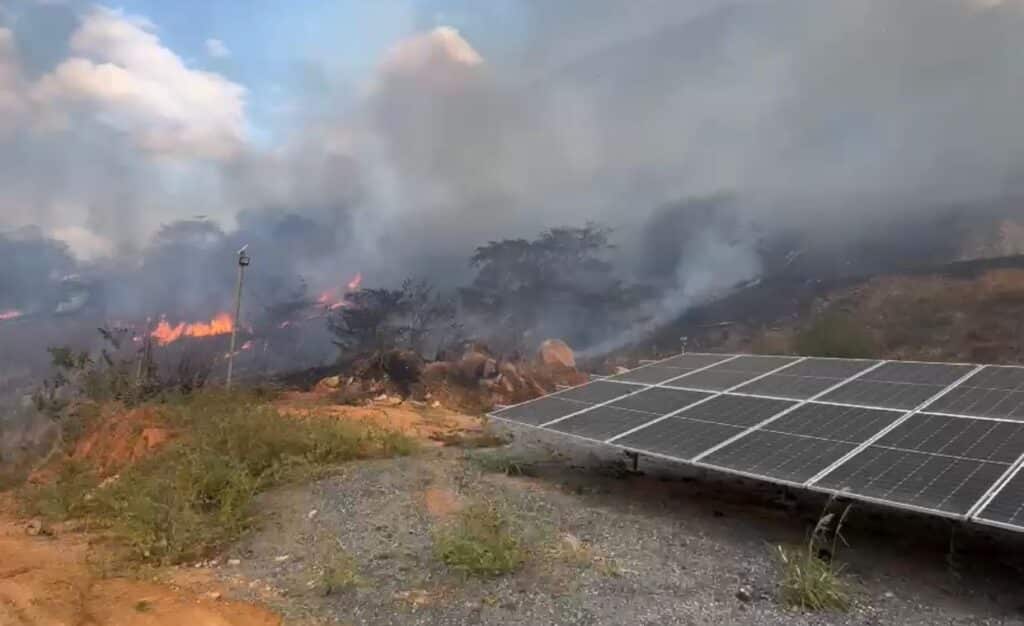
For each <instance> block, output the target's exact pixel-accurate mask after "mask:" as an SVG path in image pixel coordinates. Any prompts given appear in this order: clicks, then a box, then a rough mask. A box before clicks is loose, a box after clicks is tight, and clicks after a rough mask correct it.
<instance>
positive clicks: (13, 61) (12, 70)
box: [0, 28, 25, 132]
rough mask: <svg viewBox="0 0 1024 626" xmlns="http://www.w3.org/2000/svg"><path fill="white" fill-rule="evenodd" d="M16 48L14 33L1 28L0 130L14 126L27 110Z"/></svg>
mask: <svg viewBox="0 0 1024 626" xmlns="http://www.w3.org/2000/svg"><path fill="white" fill-rule="evenodd" d="M15 52H16V51H15V49H14V35H13V34H12V33H11V31H10V30H8V29H6V28H0V132H3V131H4V130H5V129H9V128H12V127H13V125H14V124H16V123H17V119H18V118H19V117H20V115H21V114H22V113H23V112H24V111H25V100H24V94H23V89H24V86H23V80H22V76H21V71H20V69H19V67H18V60H17V57H16V54H15Z"/></svg>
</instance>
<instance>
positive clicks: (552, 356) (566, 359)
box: [537, 339, 576, 368]
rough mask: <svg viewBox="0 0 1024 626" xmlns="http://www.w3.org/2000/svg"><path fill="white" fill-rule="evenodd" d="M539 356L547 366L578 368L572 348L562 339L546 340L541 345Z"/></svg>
mask: <svg viewBox="0 0 1024 626" xmlns="http://www.w3.org/2000/svg"><path fill="white" fill-rule="evenodd" d="M537 356H538V358H540V361H541V363H543V364H545V365H560V366H562V367H569V368H574V367H576V356H575V355H574V354H573V352H572V348H570V347H569V345H568V344H567V343H565V342H564V341H562V340H561V339H546V340H544V342H543V343H541V344H540V349H538V351H537Z"/></svg>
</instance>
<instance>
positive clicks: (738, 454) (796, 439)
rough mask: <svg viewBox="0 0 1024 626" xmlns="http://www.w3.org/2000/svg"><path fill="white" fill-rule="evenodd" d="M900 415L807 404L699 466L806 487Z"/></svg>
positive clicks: (775, 420) (745, 436)
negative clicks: (809, 481) (809, 482)
mask: <svg viewBox="0 0 1024 626" xmlns="http://www.w3.org/2000/svg"><path fill="white" fill-rule="evenodd" d="M902 416H903V413H902V412H900V411H882V410H879V409H865V408H861V407H849V406H839V405H835V404H814V403H811V404H804V405H801V406H799V407H797V408H796V409H794V410H792V411H790V412H788V413H786V414H784V415H782V416H781V417H779V418H777V419H774V420H772V421H770V422H768V423H767V424H764V425H763V426H760V427H759V428H757V429H756V430H753V431H751V432H750V433H748V434H746V435H744V436H742V437H740V438H739V439H737V440H736V441H734V442H732V443H730V444H729V445H727V446H724V447H722V448H721V449H719V450H716V451H714V452H712V453H711V454H709V455H708V456H705V457H702V458H701V459H700V462H701V463H703V464H706V465H712V466H717V467H719V468H723V469H731V470H735V471H739V472H743V473H746V474H755V475H761V476H764V477H766V478H774V479H777V480H781V481H787V482H795V483H801V484H802V483H804V482H806V481H807V480H810V479H811V478H813V477H814V476H816V475H818V473H820V472H821V471H823V470H825V469H826V468H827V467H829V466H830V465H832V464H833V463H835V462H836V461H838V460H839V459H841V458H842V457H843V456H844V455H846V454H848V453H849V452H851V451H852V450H853V449H854V448H856V447H857V445H858V444H859V443H861V442H863V441H867V439H868V438H870V437H872V436H873V435H875V434H876V433H878V432H879V431H881V430H882V429H883V428H885V427H886V426H888V425H890V424H892V423H893V422H895V421H896V420H897V419H899V418H900V417H902Z"/></svg>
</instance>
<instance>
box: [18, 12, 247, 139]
mask: <svg viewBox="0 0 1024 626" xmlns="http://www.w3.org/2000/svg"><path fill="white" fill-rule="evenodd" d="M70 48H71V50H72V53H73V55H74V56H72V57H70V58H68V59H67V60H65V61H64V62H62V63H61V64H60V65H58V66H57V67H56V68H55V69H54V70H53V71H52V72H50V73H49V74H47V75H46V76H43V77H42V78H41V79H40V80H39V81H38V83H37V84H36V85H35V86H34V87H33V89H32V97H33V99H34V100H35V102H36V103H38V104H39V105H40V106H41V107H42V108H43V111H44V112H45V113H46V114H47V117H46V118H45V119H47V120H48V121H50V122H51V123H52V122H53V121H54V120H58V121H59V120H66V119H67V118H68V116H69V115H70V114H71V113H74V112H78V111H84V112H86V113H87V114H92V115H93V116H94V117H95V119H97V120H99V121H101V122H103V123H105V124H107V125H109V126H112V127H114V128H116V129H118V130H120V131H123V132H127V133H129V134H130V135H131V136H132V137H133V138H134V139H135V141H136V142H137V144H138V145H139V146H140V147H141V148H143V149H144V150H146V151H149V152H154V153H160V154H166V155H170V156H178V157H200V158H213V159H225V158H230V157H232V156H234V155H236V154H237V152H238V150H239V149H240V148H241V146H242V144H243V143H244V141H245V128H246V114H245V97H246V90H245V88H244V87H242V86H241V85H238V84H236V83H233V82H231V81H229V80H228V79H226V78H224V77H223V76H220V75H219V74H215V73H212V72H204V71H200V70H193V69H190V68H188V67H187V66H186V65H185V64H184V62H183V61H182V60H181V58H180V57H178V56H177V55H176V54H175V53H174V52H172V51H171V50H169V49H168V48H166V47H165V46H164V45H163V44H162V43H161V42H160V39H159V38H158V37H157V36H156V35H155V34H154V33H153V28H152V25H151V24H149V23H148V22H146V21H144V20H141V19H138V18H132V17H127V16H125V15H123V14H121V13H119V12H115V11H111V10H109V9H104V8H97V9H94V10H93V11H91V12H90V13H88V14H87V15H86V16H85V17H84V18H83V19H82V22H81V24H80V25H79V27H78V29H77V30H76V31H75V33H74V34H73V35H72V37H71V41H70Z"/></svg>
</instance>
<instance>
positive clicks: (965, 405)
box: [926, 365, 1024, 421]
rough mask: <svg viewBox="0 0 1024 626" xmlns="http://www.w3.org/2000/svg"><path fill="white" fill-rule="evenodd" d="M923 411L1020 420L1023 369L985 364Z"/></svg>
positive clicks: (1022, 418) (1023, 412)
mask: <svg viewBox="0 0 1024 626" xmlns="http://www.w3.org/2000/svg"><path fill="white" fill-rule="evenodd" d="M926 408H927V410H928V411H935V412H941V413H956V414H960V415H973V416H977V417H999V418H1004V419H1014V420H1020V421H1024V368H1022V367H999V366H994V365H989V366H988V367H986V368H984V369H982V370H981V371H979V372H977V373H976V374H974V375H973V376H971V377H970V378H969V379H967V380H966V381H965V382H963V383H962V384H960V385H957V386H956V387H954V388H953V389H951V390H950V391H949V392H948V393H946V394H944V395H943V396H942V397H941V398H939V399H937V400H936V401H935V402H932V403H931V404H929V405H928V406H927V407H926Z"/></svg>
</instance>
